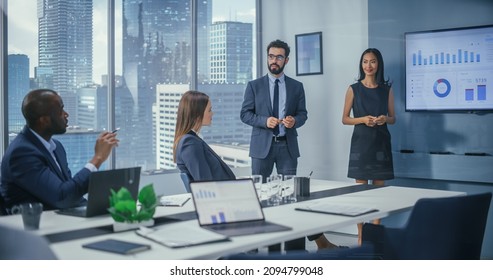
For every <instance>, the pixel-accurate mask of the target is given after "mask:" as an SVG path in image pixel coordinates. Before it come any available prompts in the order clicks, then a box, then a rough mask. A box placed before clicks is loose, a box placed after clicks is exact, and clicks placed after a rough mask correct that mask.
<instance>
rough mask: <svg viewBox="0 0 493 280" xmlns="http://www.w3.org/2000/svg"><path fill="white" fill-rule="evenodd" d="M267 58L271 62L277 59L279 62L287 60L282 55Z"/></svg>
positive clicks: (270, 55)
mask: <svg viewBox="0 0 493 280" xmlns="http://www.w3.org/2000/svg"><path fill="white" fill-rule="evenodd" d="M267 57H268V58H269V60H274V59H275V60H277V61H283V60H284V58H285V57H284V56H282V55H273V54H269V55H268V56H267Z"/></svg>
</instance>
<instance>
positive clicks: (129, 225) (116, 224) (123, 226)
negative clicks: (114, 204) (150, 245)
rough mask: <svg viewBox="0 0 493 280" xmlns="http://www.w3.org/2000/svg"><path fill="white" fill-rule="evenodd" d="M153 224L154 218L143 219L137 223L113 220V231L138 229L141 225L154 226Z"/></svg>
mask: <svg viewBox="0 0 493 280" xmlns="http://www.w3.org/2000/svg"><path fill="white" fill-rule="evenodd" d="M153 225H154V220H153V219H151V220H147V221H142V222H135V223H121V222H113V231H114V232H120V231H127V230H133V229H138V228H139V227H152V226H153Z"/></svg>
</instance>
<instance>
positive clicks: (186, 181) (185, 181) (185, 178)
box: [180, 172, 191, 192]
mask: <svg viewBox="0 0 493 280" xmlns="http://www.w3.org/2000/svg"><path fill="white" fill-rule="evenodd" d="M180 178H181V180H182V181H183V185H184V186H185V189H186V190H187V192H191V189H190V178H188V175H187V173H183V172H180Z"/></svg>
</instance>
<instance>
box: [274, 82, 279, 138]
mask: <svg viewBox="0 0 493 280" xmlns="http://www.w3.org/2000/svg"><path fill="white" fill-rule="evenodd" d="M272 114H273V115H274V117H275V118H276V119H278V118H279V79H276V85H275V86H274V104H272ZM273 132H274V135H275V136H277V135H279V125H276V127H274V129H273Z"/></svg>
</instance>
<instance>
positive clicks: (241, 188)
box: [190, 179, 264, 225]
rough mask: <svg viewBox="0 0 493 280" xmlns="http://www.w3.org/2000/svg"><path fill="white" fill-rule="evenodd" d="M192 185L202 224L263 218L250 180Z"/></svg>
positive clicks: (194, 183) (196, 183)
mask: <svg viewBox="0 0 493 280" xmlns="http://www.w3.org/2000/svg"><path fill="white" fill-rule="evenodd" d="M190 188H191V191H192V197H193V200H194V203H195V209H196V211H197V216H198V219H199V223H200V224H201V225H210V224H220V223H233V222H242V221H253V220H263V219H264V214H263V212H262V207H261V206H260V202H259V200H258V197H257V193H256V191H255V186H254V184H253V181H252V180H251V179H240V180H228V181H210V182H192V183H190Z"/></svg>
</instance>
